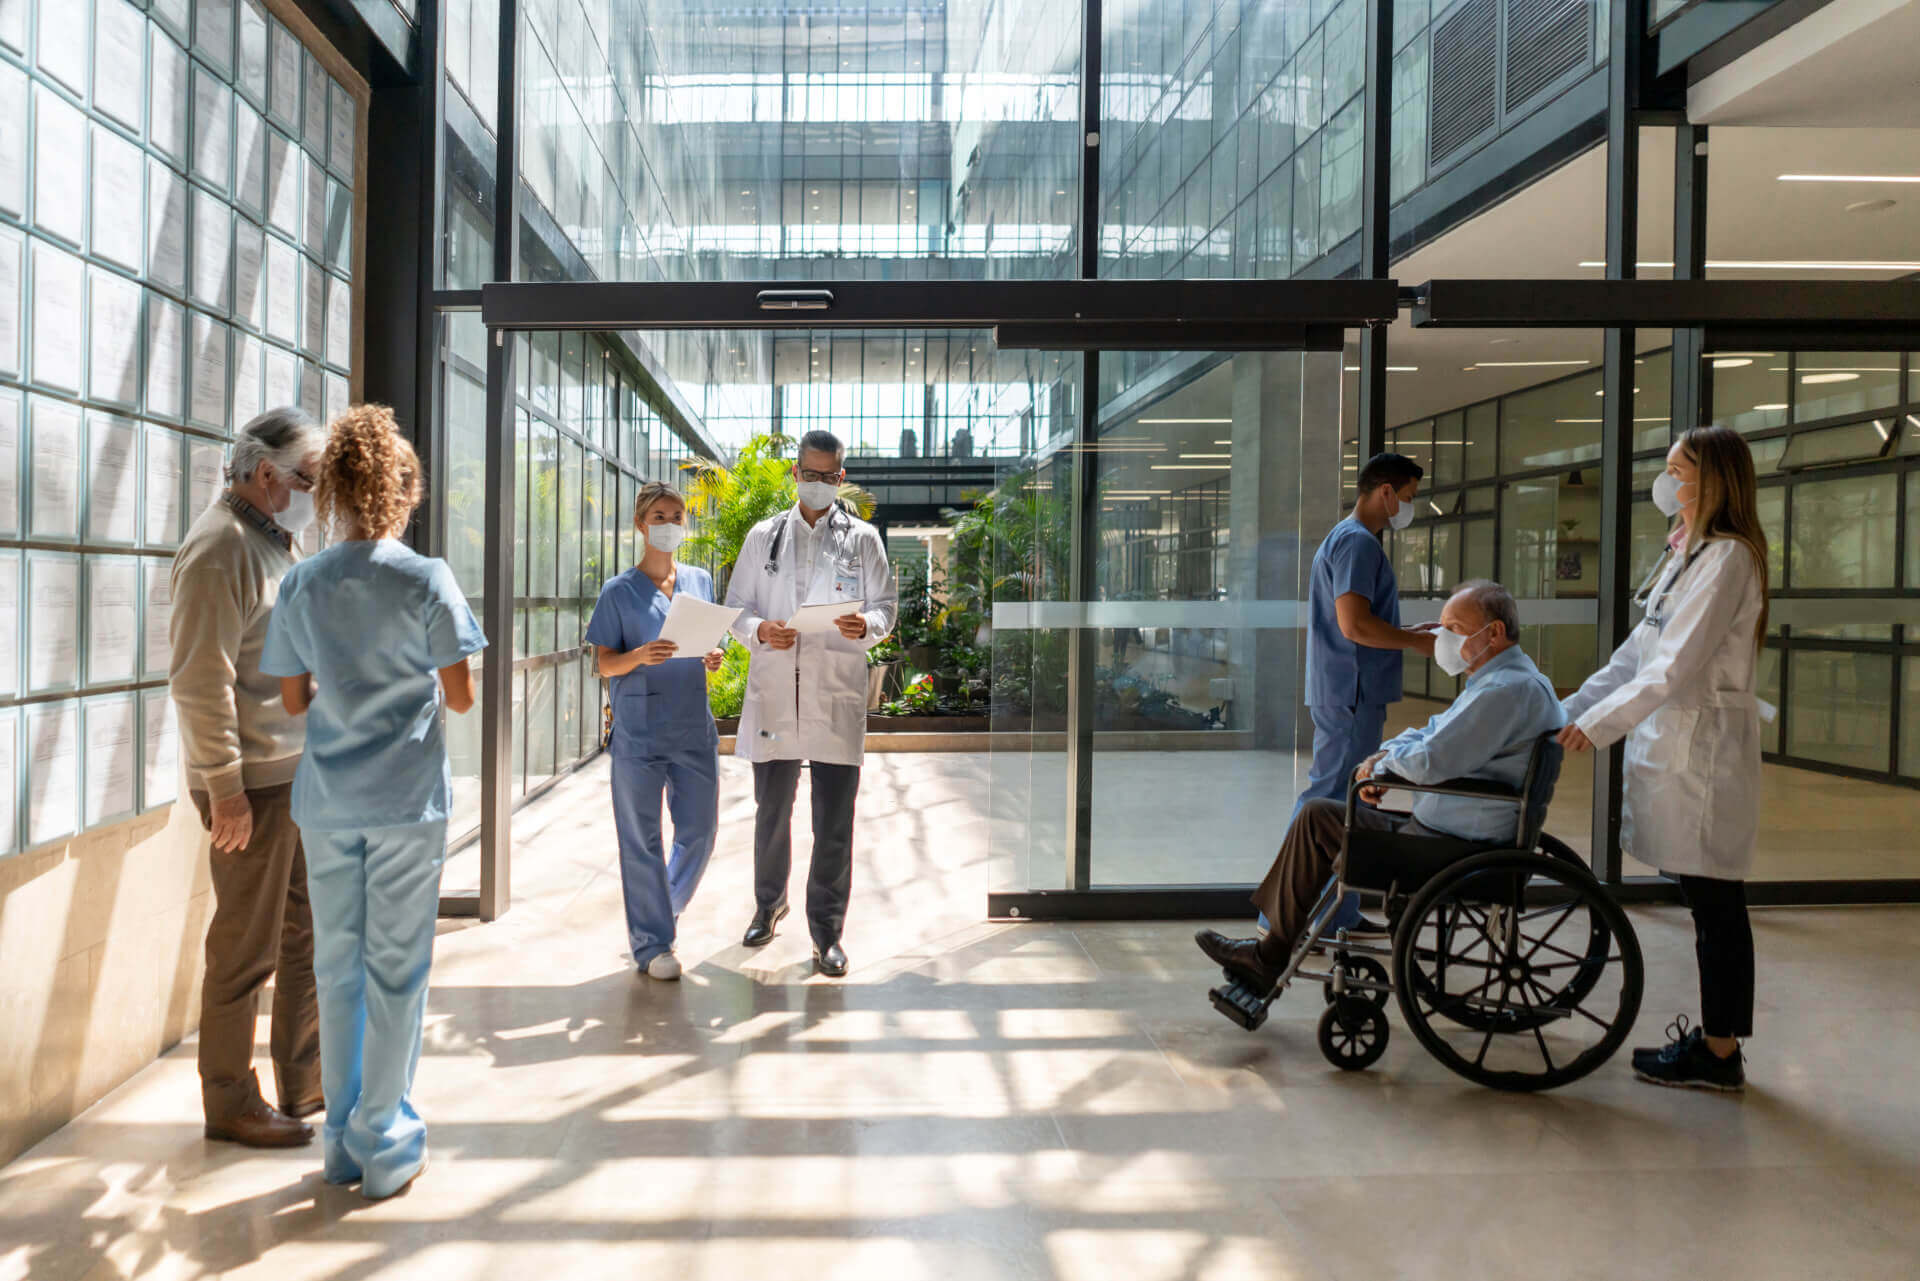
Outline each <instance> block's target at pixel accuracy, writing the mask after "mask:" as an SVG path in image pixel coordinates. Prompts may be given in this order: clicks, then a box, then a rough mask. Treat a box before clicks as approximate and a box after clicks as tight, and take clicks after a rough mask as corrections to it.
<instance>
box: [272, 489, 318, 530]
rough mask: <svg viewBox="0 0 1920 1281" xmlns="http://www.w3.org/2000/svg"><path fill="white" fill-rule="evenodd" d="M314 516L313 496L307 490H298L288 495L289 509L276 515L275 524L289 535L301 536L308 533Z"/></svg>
mask: <svg viewBox="0 0 1920 1281" xmlns="http://www.w3.org/2000/svg"><path fill="white" fill-rule="evenodd" d="M313 515H314V508H313V495H312V494H309V493H307V492H306V491H305V490H302V489H296V490H293V491H291V492H290V493H288V495H287V509H286V510H285V511H283V512H280V513H278V514H277V515H275V516H274V518H273V523H274V524H276V525H278V526H280V528H282V529H284V530H286V531H287V532H288V533H289V534H300V533H304V532H306V528H307V526H309V525H311V524H313Z"/></svg>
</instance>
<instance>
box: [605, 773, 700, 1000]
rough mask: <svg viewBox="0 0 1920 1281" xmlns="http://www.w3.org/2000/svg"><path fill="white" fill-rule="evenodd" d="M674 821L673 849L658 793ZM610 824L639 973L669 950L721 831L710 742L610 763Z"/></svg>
mask: <svg viewBox="0 0 1920 1281" xmlns="http://www.w3.org/2000/svg"><path fill="white" fill-rule="evenodd" d="M663 790H664V791H665V793H666V797H667V812H668V813H669V814H671V815H672V817H673V852H672V854H671V855H668V853H667V851H666V849H665V847H664V841H663V839H662V834H661V831H660V794H661V792H662V791H663ZM613 826H614V830H615V831H616V832H617V833H618V834H619V837H620V885H621V888H622V889H624V890H625V892H626V900H627V942H628V944H629V945H630V946H631V947H632V948H633V959H634V962H635V963H636V964H638V965H639V966H640V967H641V968H643V969H644V968H645V967H646V964H647V962H648V961H651V960H652V959H653V958H654V957H656V956H658V955H660V953H662V952H666V951H670V950H672V948H673V939H674V922H675V921H676V920H678V919H679V916H680V913H682V912H684V911H685V910H686V907H687V904H688V903H689V902H691V901H692V899H693V892H694V891H695V890H696V889H698V888H700V878H701V877H702V876H704V875H706V871H707V860H708V859H710V858H712V857H713V838H714V834H715V832H716V831H717V830H718V828H719V826H720V758H719V744H718V742H717V741H715V740H709V741H706V742H703V743H701V745H700V746H698V747H693V748H687V749H685V750H683V751H679V752H673V753H670V754H667V755H664V756H616V757H614V758H613Z"/></svg>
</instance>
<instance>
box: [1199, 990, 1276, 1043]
mask: <svg viewBox="0 0 1920 1281" xmlns="http://www.w3.org/2000/svg"><path fill="white" fill-rule="evenodd" d="M1207 998H1208V999H1209V1000H1211V1001H1212V1002H1213V1008H1214V1009H1216V1010H1218V1011H1220V1012H1221V1013H1222V1014H1224V1015H1226V1016H1227V1017H1228V1018H1230V1019H1232V1020H1233V1021H1234V1022H1235V1023H1238V1024H1239V1025H1240V1026H1241V1027H1243V1028H1245V1029H1246V1030H1247V1031H1249V1032H1251V1031H1253V1030H1254V1029H1255V1028H1257V1027H1259V1026H1260V1025H1261V1024H1262V1023H1265V1022H1266V1021H1267V1006H1268V1005H1269V1004H1271V1002H1270V1001H1269V1000H1268V999H1267V996H1266V994H1265V993H1262V992H1256V991H1254V990H1253V989H1252V988H1250V987H1248V986H1246V985H1245V984H1243V983H1228V984H1226V985H1224V986H1222V987H1216V988H1214V989H1212V990H1211V991H1209V992H1208V993H1207Z"/></svg>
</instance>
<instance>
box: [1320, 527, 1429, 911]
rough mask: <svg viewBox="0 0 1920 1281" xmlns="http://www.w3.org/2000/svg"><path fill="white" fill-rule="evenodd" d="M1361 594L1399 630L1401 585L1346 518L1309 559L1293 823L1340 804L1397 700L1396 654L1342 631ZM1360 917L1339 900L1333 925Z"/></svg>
mask: <svg viewBox="0 0 1920 1281" xmlns="http://www.w3.org/2000/svg"><path fill="white" fill-rule="evenodd" d="M1350 593H1358V594H1359V595H1361V596H1364V597H1366V599H1367V605H1368V607H1369V608H1371V609H1372V611H1373V616H1374V617H1375V618H1378V619H1380V620H1381V621H1382V622H1386V623H1390V624H1392V625H1393V626H1395V627H1398V626H1399V625H1400V584H1399V581H1398V580H1397V579H1396V578H1395V577H1394V573H1393V564H1392V562H1390V561H1389V560H1388V559H1387V553H1386V550H1385V549H1384V548H1382V547H1381V546H1380V538H1379V536H1378V535H1376V534H1375V533H1373V532H1372V531H1371V530H1369V529H1368V528H1367V527H1366V526H1365V525H1362V524H1361V523H1360V522H1359V521H1357V520H1355V519H1354V518H1353V517H1352V516H1349V517H1347V518H1346V519H1345V520H1343V521H1341V522H1340V523H1339V524H1337V525H1335V526H1334V527H1333V529H1332V531H1331V532H1329V533H1328V534H1327V537H1326V541H1324V542H1322V543H1321V544H1320V550H1319V551H1318V552H1316V553H1315V554H1314V557H1313V571H1312V577H1311V579H1310V581H1309V585H1308V588H1307V714H1308V715H1309V716H1311V717H1312V718H1313V763H1312V765H1310V766H1309V767H1308V770H1307V786H1306V789H1305V790H1304V791H1302V792H1301V793H1300V797H1299V799H1298V800H1297V801H1295V802H1294V806H1293V813H1294V817H1296V818H1297V817H1299V814H1300V807H1301V806H1302V805H1305V804H1306V803H1307V802H1308V801H1310V800H1315V799H1318V798H1325V799H1327V800H1333V801H1345V800H1346V798H1347V785H1348V784H1349V783H1350V782H1351V781H1352V780H1353V771H1354V769H1355V768H1356V767H1358V766H1359V764H1360V762H1362V761H1364V760H1366V759H1367V757H1369V756H1371V755H1373V754H1374V753H1375V752H1377V751H1379V750H1380V737H1381V735H1382V734H1384V733H1385V732H1386V725H1387V704H1388V703H1397V702H1399V701H1400V672H1401V664H1402V661H1403V660H1402V658H1401V656H1400V651H1399V650H1396V649H1373V648H1371V647H1369V646H1366V645H1359V644H1356V643H1354V642H1353V641H1350V640H1348V639H1347V638H1346V636H1345V635H1343V634H1342V633H1341V631H1340V615H1339V611H1338V609H1337V608H1336V606H1335V604H1334V602H1336V601H1338V600H1339V599H1340V598H1341V597H1342V596H1345V595H1348V594H1350ZM1359 918H1360V900H1359V897H1358V896H1357V895H1352V894H1350V895H1348V896H1347V897H1346V898H1345V899H1343V900H1342V901H1341V904H1340V908H1339V911H1338V912H1337V913H1336V914H1335V916H1334V919H1333V922H1332V924H1333V925H1334V926H1335V927H1338V926H1343V925H1351V924H1353V923H1354V922H1355V921H1357V920H1358V919H1359Z"/></svg>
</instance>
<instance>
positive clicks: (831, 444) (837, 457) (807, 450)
mask: <svg viewBox="0 0 1920 1281" xmlns="http://www.w3.org/2000/svg"><path fill="white" fill-rule="evenodd" d="M802 454H832V455H833V461H834V464H835V465H836V466H837V465H838V464H840V463H842V462H845V461H846V457H847V447H846V446H845V445H844V444H842V443H841V441H840V438H839V437H838V436H836V435H834V434H833V433H832V432H830V431H826V430H824V429H821V428H815V429H814V430H813V431H810V432H808V433H807V434H806V435H804V436H802V437H801V438H800V448H799V449H797V450H795V451H794V454H793V457H794V461H795V462H796V463H797V462H798V461H799V460H800V456H801V455H802Z"/></svg>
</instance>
